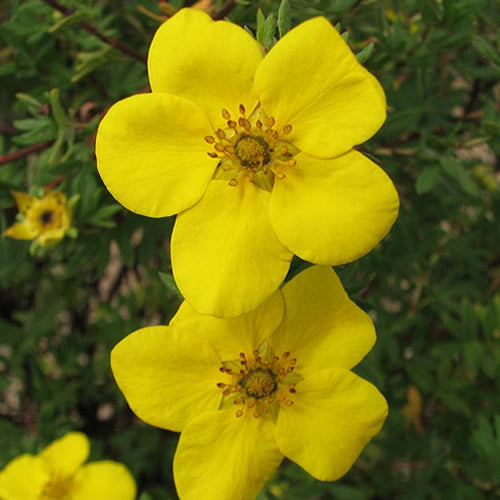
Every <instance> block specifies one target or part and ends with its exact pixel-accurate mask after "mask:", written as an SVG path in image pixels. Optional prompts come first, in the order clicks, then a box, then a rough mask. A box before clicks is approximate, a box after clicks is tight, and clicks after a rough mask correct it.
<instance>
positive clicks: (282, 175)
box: [276, 170, 286, 180]
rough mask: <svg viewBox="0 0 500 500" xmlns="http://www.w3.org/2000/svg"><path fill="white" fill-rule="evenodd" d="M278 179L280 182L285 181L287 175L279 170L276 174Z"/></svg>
mask: <svg viewBox="0 0 500 500" xmlns="http://www.w3.org/2000/svg"><path fill="white" fill-rule="evenodd" d="M276 177H277V178H278V179H280V180H283V179H284V178H285V177H286V175H285V174H284V173H283V172H282V171H281V170H279V171H278V172H276Z"/></svg>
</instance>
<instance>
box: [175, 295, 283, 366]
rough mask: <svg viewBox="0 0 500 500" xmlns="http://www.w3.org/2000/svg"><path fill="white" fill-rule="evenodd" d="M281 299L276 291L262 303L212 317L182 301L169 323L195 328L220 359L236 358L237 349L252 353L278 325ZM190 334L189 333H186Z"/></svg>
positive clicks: (191, 330)
mask: <svg viewBox="0 0 500 500" xmlns="http://www.w3.org/2000/svg"><path fill="white" fill-rule="evenodd" d="M283 312H284V301H283V296H282V295H281V292H280V291H276V292H275V293H273V294H272V295H271V297H269V299H267V300H266V301H265V302H264V303H263V304H261V305H260V306H258V307H257V308H255V309H254V310H252V311H251V312H249V313H247V314H242V315H241V316H238V317H237V318H226V319H222V318H215V317H214V316H208V315H203V314H199V313H197V312H196V310H195V309H193V307H192V306H190V305H189V304H188V303H187V302H186V301H184V302H183V303H182V304H181V306H180V308H179V310H178V311H177V314H176V315H175V316H174V317H173V319H172V321H171V322H170V324H171V325H172V326H174V327H175V328H177V329H178V330H188V331H189V332H193V331H196V332H197V333H198V334H199V335H200V337H202V338H205V339H207V340H208V342H209V343H210V345H211V346H212V347H213V348H214V351H215V352H216V353H217V355H218V356H219V358H220V359H221V360H223V361H230V360H234V359H239V353H240V352H244V353H246V354H248V353H252V352H253V351H254V350H255V349H257V348H258V347H259V345H260V344H261V343H262V342H263V341H264V340H265V339H267V338H269V336H270V335H271V333H272V332H273V331H274V330H275V329H276V328H277V327H278V326H279V324H280V323H281V321H282V319H283ZM189 334H191V333H189Z"/></svg>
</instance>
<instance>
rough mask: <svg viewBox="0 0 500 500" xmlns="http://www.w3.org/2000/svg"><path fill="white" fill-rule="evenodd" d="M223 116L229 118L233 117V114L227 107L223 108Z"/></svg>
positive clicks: (225, 118)
mask: <svg viewBox="0 0 500 500" xmlns="http://www.w3.org/2000/svg"><path fill="white" fill-rule="evenodd" d="M222 118H224V120H229V119H230V118H231V115H230V114H229V111H228V110H227V109H223V110H222Z"/></svg>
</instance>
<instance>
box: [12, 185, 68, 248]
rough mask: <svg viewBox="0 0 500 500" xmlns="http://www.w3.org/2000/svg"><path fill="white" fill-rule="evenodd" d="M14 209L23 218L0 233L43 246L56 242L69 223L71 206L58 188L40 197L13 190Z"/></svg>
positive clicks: (61, 236)
mask: <svg viewBox="0 0 500 500" xmlns="http://www.w3.org/2000/svg"><path fill="white" fill-rule="evenodd" d="M12 194H13V195H14V198H15V199H16V203H17V208H18V209H19V213H20V215H21V217H22V220H21V221H20V222H15V223H14V224H13V225H12V226H10V227H8V228H7V229H6V230H5V231H4V232H3V234H4V235H5V236H10V237H11V238H14V239H18V240H35V242H36V243H37V244H38V245H40V246H42V247H45V246H49V245H53V244H55V243H57V242H58V241H60V240H61V239H62V238H64V235H65V234H66V232H67V231H68V229H69V228H70V225H71V208H70V207H69V205H68V203H67V201H66V195H65V194H64V193H61V192H60V191H49V192H48V193H46V194H45V196H43V197H42V198H37V197H36V196H31V195H30V194H28V193H21V192H20V191H13V192H12Z"/></svg>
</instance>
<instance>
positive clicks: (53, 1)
mask: <svg viewBox="0 0 500 500" xmlns="http://www.w3.org/2000/svg"><path fill="white" fill-rule="evenodd" d="M43 1H44V3H46V4H47V5H49V6H50V7H52V8H53V9H56V10H58V11H59V12H61V14H63V15H64V16H66V17H67V16H70V15H71V14H73V12H72V11H71V9H68V7H66V6H64V5H61V4H60V3H59V2H58V1H57V0H43ZM78 24H79V26H81V27H82V28H83V29H84V30H85V31H87V32H88V33H90V34H91V35H94V36H95V37H96V38H99V40H101V41H103V42H104V43H106V44H108V45H111V47H114V48H115V49H118V50H120V51H121V52H123V53H124V54H126V55H128V56H129V57H132V58H133V59H136V60H138V61H141V62H144V61H145V60H146V58H145V57H144V56H143V55H142V54H140V53H139V52H137V51H135V50H134V49H132V48H131V47H129V46H127V45H124V44H123V43H121V42H120V41H118V40H116V39H115V38H111V37H110V36H107V35H105V34H104V33H102V32H101V31H100V30H99V29H97V28H96V27H95V26H92V25H91V24H90V23H87V22H86V21H81V22H79V23H78Z"/></svg>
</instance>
